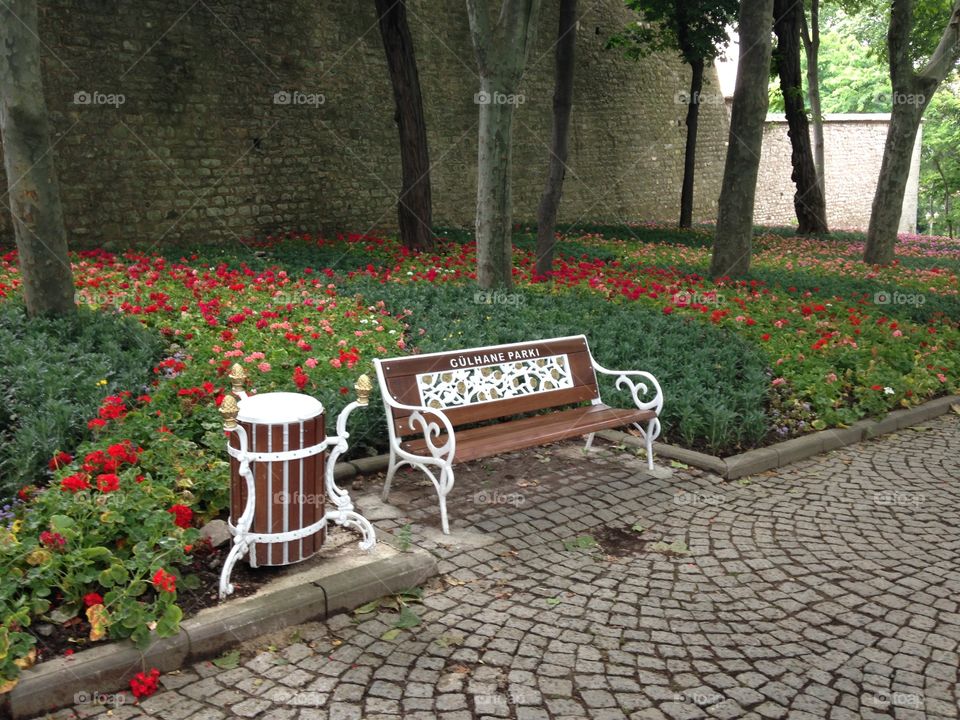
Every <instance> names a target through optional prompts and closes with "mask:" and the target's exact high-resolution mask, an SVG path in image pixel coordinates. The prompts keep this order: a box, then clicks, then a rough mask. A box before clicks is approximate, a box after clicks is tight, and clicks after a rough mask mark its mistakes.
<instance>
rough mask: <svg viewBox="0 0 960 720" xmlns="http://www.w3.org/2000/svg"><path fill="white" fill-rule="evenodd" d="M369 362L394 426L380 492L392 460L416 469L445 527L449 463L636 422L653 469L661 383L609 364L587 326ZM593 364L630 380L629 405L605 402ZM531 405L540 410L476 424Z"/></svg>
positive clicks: (394, 465)
mask: <svg viewBox="0 0 960 720" xmlns="http://www.w3.org/2000/svg"><path fill="white" fill-rule="evenodd" d="M373 362H374V365H375V367H376V370H377V379H378V381H379V384H380V392H381V395H382V398H383V404H384V409H385V411H386V414H387V427H388V430H389V435H390V464H389V467H388V469H387V479H386V482H385V483H384V488H383V496H384V499H386V497H387V495H388V493H389V491H390V483H391V481H392V479H393V476H394V474H395V473H396V471H397V469H398V468H400V467H402V466H403V465H411V466H414V467H418V468H420V469H421V470H422V471H423V472H424V473H425V474H426V475H427V477H429V478H430V480H431V481H432V482H433V484H434V487H435V488H436V489H437V495H438V497H439V499H440V519H441V524H442V525H443V531H444V532H445V533H449V531H450V530H449V526H448V521H447V506H446V496H447V493H449V491H450V489H451V488H452V487H453V481H454V474H453V465H454V464H455V463H462V462H467V461H469V460H476V459H479V458H483V457H489V456H491V455H497V454H499V453H503V452H509V451H512V450H521V449H524V448H529V447H535V446H539V445H545V444H548V443H552V442H557V441H558V440H565V439H567V438H571V437H580V436H583V435H586V436H587V447H589V446H590V443H591V442H592V440H593V434H594V433H595V432H597V431H598V430H606V429H609V428H615V427H622V426H624V425H633V426H634V427H636V428H637V429H638V430H639V431H640V433H641V434H642V435H643V437H644V438H645V440H646V446H647V459H648V463H649V466H650V468H651V469H652V468H653V440H654V438H656V437H657V435H659V433H660V421H659V414H660V412H661V410H662V407H663V393H662V392H661V390H660V385H659V383H658V382H657V380H656V378H654V377H653V376H652V375H651V374H650V373H648V372H643V371H639V370H625V371H621V370H607V369H606V368H604V367H603V366H601V365H600V364H599V363H597V362H596V361H595V360H594V359H593V356H592V355H591V354H590V348H589V346H588V345H587V339H586V337H584V336H583V335H577V336H572V337H563V338H551V339H546V340H537V341H532V342H525V343H513V344H509V345H495V346H489V347H481V348H469V349H465V350H457V351H454V352H442V353H430V354H425V355H412V356H408V357H402V358H386V359H375V360H374V361H373ZM598 372H599V373H602V374H606V375H612V376H614V377H615V378H616V386H617V387H618V388H626V389H628V390H629V391H630V394H631V396H632V398H633V402H634V407H633V408H629V409H621V408H612V407H609V406H607V405H605V404H603V402H602V400H601V398H600V390H599V386H598V384H597V373H598ZM585 402H589V403H590V404H589V405H586V406H584V405H583V403H585ZM544 410H549V411H550V412H548V413H543V412H541V411H544ZM527 413H538V414H535V415H530V416H529V417H523V418H521V419H519V420H518V419H507V420H503V421H501V422H497V423H494V424H484V425H480V426H477V423H483V422H485V421H489V420H497V419H503V418H513V417H515V416H517V415H522V414H527Z"/></svg>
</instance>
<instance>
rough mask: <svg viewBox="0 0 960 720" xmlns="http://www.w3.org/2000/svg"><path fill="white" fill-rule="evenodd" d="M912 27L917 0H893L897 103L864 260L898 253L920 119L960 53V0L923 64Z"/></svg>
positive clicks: (882, 261)
mask: <svg viewBox="0 0 960 720" xmlns="http://www.w3.org/2000/svg"><path fill="white" fill-rule="evenodd" d="M912 29H913V0H893V2H892V4H891V8H890V28H889V30H888V31H887V50H888V52H887V57H888V60H889V63H890V79H891V81H892V84H893V95H892V96H891V97H892V101H893V108H892V114H891V117H890V126H889V127H888V128H887V140H886V144H885V145H884V148H883V163H882V164H881V166H880V179H879V180H878V182H877V192H876V194H875V195H874V196H873V208H872V210H871V212H870V225H869V227H868V228H867V242H866V244H865V246H864V249H863V261H864V262H865V263H870V264H873V265H889V264H890V263H892V262H893V260H894V258H895V256H896V244H897V230H898V229H899V226H900V215H901V214H902V212H903V196H904V193H905V192H906V188H907V179H908V176H909V174H910V161H911V158H912V157H913V146H914V143H915V141H916V138H917V132H918V130H919V128H920V120H921V119H922V118H923V112H924V110H926V107H927V105H928V104H929V103H930V99H931V97H932V96H933V93H935V92H936V90H937V88H938V87H939V86H940V83H941V82H943V79H944V78H945V77H946V76H947V74H948V73H949V72H950V71H951V70H952V69H953V68H954V67H955V66H956V64H957V61H958V59H960V0H955V2H954V4H953V8H952V10H951V11H950V19H949V20H948V22H947V25H946V27H945V28H944V31H943V34H942V35H941V36H940V42H939V43H938V44H937V49H936V50H934V52H933V55H931V56H930V59H929V60H928V61H927V63H926V64H925V65H924V66H923V67H921V68H920V69H919V70H917V69H915V62H914V58H912V57H911V55H910V32H911V30H912Z"/></svg>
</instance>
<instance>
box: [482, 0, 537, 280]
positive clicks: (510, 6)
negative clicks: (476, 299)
mask: <svg viewBox="0 0 960 720" xmlns="http://www.w3.org/2000/svg"><path fill="white" fill-rule="evenodd" d="M466 2H467V16H468V18H469V21H470V36H471V39H472V41H473V47H474V51H475V53H476V57H477V67H478V68H479V71H480V73H479V74H480V92H479V93H477V95H476V96H475V101H476V103H477V104H478V105H479V106H480V130H479V135H480V137H479V142H478V150H477V225H476V236H477V284H478V285H479V286H480V287H481V288H484V289H490V288H497V287H505V288H509V287H511V286H512V284H513V242H512V238H511V231H512V224H513V218H512V207H511V193H510V181H511V178H510V169H511V162H510V156H511V147H512V144H513V111H514V108H515V106H516V105H518V104H520V103H521V102H523V101H524V98H523V96H522V95H518V94H517V92H516V88H517V85H518V84H519V82H520V78H521V77H522V76H523V68H524V66H525V65H526V63H527V56H528V54H529V51H530V47H531V46H532V45H533V42H534V37H535V35H536V24H537V17H538V15H539V10H540V0H503V2H502V4H501V7H500V12H499V14H498V19H497V21H496V23H491V18H490V6H489V5H490V4H489V0H466Z"/></svg>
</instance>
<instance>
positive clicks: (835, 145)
mask: <svg viewBox="0 0 960 720" xmlns="http://www.w3.org/2000/svg"><path fill="white" fill-rule="evenodd" d="M889 125H890V115H889V114H885V113H875V114H841V115H827V116H826V117H825V119H824V127H823V135H824V155H825V158H824V160H825V164H826V178H825V180H826V187H827V222H828V224H829V226H830V228H831V229H833V230H866V229H867V226H868V225H869V224H870V211H871V208H872V206H873V196H874V193H875V192H876V189H877V178H879V176H880V165H881V163H882V162H883V146H884V142H885V141H886V137H887V128H888V127H889ZM922 135H923V128H921V131H920V133H919V134H918V135H917V141H916V144H915V145H914V152H913V163H912V165H911V169H910V177H909V180H908V182H907V191H906V194H905V195H904V200H903V214H902V215H901V217H900V232H905V233H913V232H916V230H917V194H918V191H919V181H920V142H921V139H922ZM791 172H792V168H791V164H790V138H789V137H788V135H787V123H786V120H785V118H784V116H783V115H770V116H768V118H767V124H766V127H765V128H764V133H763V153H762V157H761V160H760V176H759V180H758V182H757V200H756V205H755V209H754V222H755V223H756V224H758V225H793V226H796V224H797V216H796V213H795V212H794V209H793V195H794V193H795V192H796V185H794V183H793V180H792V179H791V178H790V174H791Z"/></svg>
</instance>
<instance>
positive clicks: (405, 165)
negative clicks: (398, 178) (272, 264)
mask: <svg viewBox="0 0 960 720" xmlns="http://www.w3.org/2000/svg"><path fill="white" fill-rule="evenodd" d="M374 3H375V5H376V9H377V17H378V19H379V25H380V37H381V38H382V39H383V49H384V52H385V53H386V55H387V68H388V70H389V72H390V83H391V84H392V85H393V100H394V105H395V107H396V111H395V114H394V119H395V121H396V123H397V128H398V130H399V131H400V165H401V168H402V174H403V180H402V187H401V189H400V197H399V198H398V200H397V215H398V220H399V225H400V239H401V240H402V242H403V245H404V247H407V248H409V249H411V250H426V249H429V248H432V247H433V208H432V199H431V192H430V153H429V150H428V148H427V124H426V121H425V120H424V117H423V98H422V96H421V94H420V77H419V75H418V73H417V57H416V54H415V53H414V49H413V37H412V36H411V35H410V27H409V25H407V3H406V0H374Z"/></svg>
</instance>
